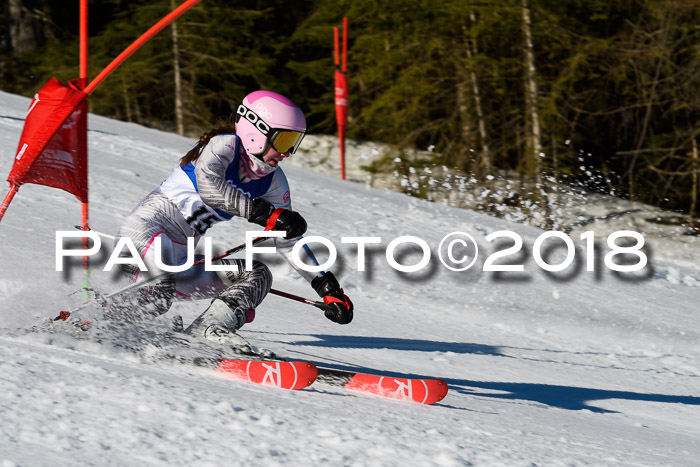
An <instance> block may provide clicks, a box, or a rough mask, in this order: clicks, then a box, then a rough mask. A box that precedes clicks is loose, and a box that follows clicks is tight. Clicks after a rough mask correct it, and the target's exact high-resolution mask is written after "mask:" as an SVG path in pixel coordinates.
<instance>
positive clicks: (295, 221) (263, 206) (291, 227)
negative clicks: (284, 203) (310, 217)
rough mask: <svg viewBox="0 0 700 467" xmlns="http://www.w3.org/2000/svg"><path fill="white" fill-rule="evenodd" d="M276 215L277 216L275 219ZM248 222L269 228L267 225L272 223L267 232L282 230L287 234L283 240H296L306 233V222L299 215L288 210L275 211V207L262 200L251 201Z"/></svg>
mask: <svg viewBox="0 0 700 467" xmlns="http://www.w3.org/2000/svg"><path fill="white" fill-rule="evenodd" d="M276 214H279V215H277V216H276V217H275V215H276ZM248 221H249V222H252V223H254V224H258V225H262V226H263V227H265V228H268V227H269V225H268V224H269V223H271V222H274V224H273V227H272V228H271V229H268V230H283V231H285V232H287V235H286V236H285V237H284V238H296V237H298V236H299V235H303V234H304V232H306V221H305V220H304V218H303V217H301V214H299V213H298V212H295V211H290V210H289V209H275V207H274V206H273V205H272V204H271V203H269V202H267V201H265V200H264V199H262V198H255V199H254V200H253V207H252V208H251V210H250V217H249V218H248Z"/></svg>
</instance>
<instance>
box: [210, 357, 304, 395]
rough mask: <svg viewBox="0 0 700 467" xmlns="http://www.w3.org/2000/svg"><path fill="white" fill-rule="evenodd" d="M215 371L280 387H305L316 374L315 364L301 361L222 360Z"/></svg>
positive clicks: (234, 377) (231, 376) (252, 381)
mask: <svg viewBox="0 0 700 467" xmlns="http://www.w3.org/2000/svg"><path fill="white" fill-rule="evenodd" d="M216 371H217V372H218V373H220V374H222V375H223V376H225V377H227V378H233V379H237V380H242V381H249V382H251V383H256V384H262V385H265V386H272V387H276V388H280V389H302V388H305V387H307V386H310V385H311V384H313V382H314V381H316V377H317V376H318V370H317V369H316V366H315V365H314V364H313V363H311V362H303V361H288V362H281V361H275V360H222V361H221V363H219V366H218V368H217V369H216Z"/></svg>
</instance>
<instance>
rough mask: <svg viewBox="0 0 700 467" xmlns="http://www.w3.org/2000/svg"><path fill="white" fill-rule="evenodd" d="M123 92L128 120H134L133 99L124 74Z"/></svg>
mask: <svg viewBox="0 0 700 467" xmlns="http://www.w3.org/2000/svg"><path fill="white" fill-rule="evenodd" d="M122 94H124V109H125V111H126V121H127V122H133V121H134V118H133V115H132V113H131V99H130V98H129V86H127V84H126V79H125V78H124V75H122Z"/></svg>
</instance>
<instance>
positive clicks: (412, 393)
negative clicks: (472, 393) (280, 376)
mask: <svg viewBox="0 0 700 467" xmlns="http://www.w3.org/2000/svg"><path fill="white" fill-rule="evenodd" d="M318 381H319V382H322V383H327V384H331V385H334V386H342V387H344V388H345V389H349V390H351V391H356V392H362V393H365V394H374V395H376V396H381V397H386V398H389V399H398V400H406V401H412V402H418V403H419V404H434V403H435V402H439V401H441V400H443V399H444V398H445V396H446V395H447V390H448V387H447V383H446V382H444V381H443V380H441V379H413V378H395V377H393V376H380V375H372V374H367V373H355V372H352V371H344V370H336V369H332V368H319V369H318Z"/></svg>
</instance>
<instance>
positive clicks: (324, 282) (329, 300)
mask: <svg viewBox="0 0 700 467" xmlns="http://www.w3.org/2000/svg"><path fill="white" fill-rule="evenodd" d="M311 287H313V288H314V290H315V291H316V293H317V294H318V295H319V297H322V298H323V302H324V303H325V304H326V305H328V306H329V307H331V309H330V310H326V311H325V312H324V314H325V315H326V318H328V319H330V320H331V321H333V322H335V323H338V324H348V323H349V322H350V321H352V317H353V313H352V310H353V309H354V308H355V307H353V306H352V302H351V301H350V299H349V298H348V296H347V295H345V293H344V292H343V289H341V288H340V284H338V280H337V279H336V278H335V276H334V275H333V273H332V272H327V273H325V274H324V275H323V276H319V277H317V278H315V279H314V280H313V281H311Z"/></svg>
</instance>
